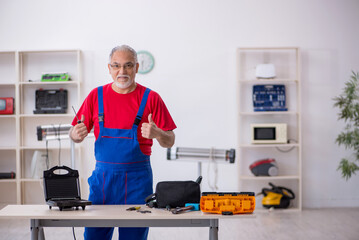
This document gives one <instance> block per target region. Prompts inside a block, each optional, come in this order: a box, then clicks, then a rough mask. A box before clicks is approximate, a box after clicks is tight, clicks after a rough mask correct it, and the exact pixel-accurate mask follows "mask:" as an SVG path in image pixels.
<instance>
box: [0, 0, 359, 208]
mask: <svg viewBox="0 0 359 240" xmlns="http://www.w3.org/2000/svg"><path fill="white" fill-rule="evenodd" d="M358 10H359V1H357V0H351V1H350V0H344V1H341V0H330V1H328V0H314V1H310V0H304V1H294V0H289V1H287V0H272V1H267V0H257V1H251V0H232V1H230V0H225V1H220V0H208V1H199V0H197V1H195V0H182V1H165V0H163V1H160V0H155V1H146V0H137V1H122V0H117V1H109V0H103V1H89V0H86V1H85V0H78V1H70V0H62V1H45V0H44V1H40V0H32V1H25V0H24V1H19V0H1V1H0V50H2V51H3V50H33V49H68V48H70V49H73V48H79V49H81V50H83V53H84V54H83V60H84V69H83V70H84V87H83V92H84V96H83V97H85V94H87V93H88V92H89V91H90V90H91V89H92V88H94V87H96V86H98V85H100V84H104V83H107V82H109V81H111V79H110V76H109V75H108V73H107V66H106V63H107V59H108V53H109V51H110V50H111V48H112V47H114V46H116V45H119V44H128V45H130V46H132V47H134V48H135V49H136V50H141V49H144V50H148V51H150V52H152V53H153V55H154V57H155V60H156V66H155V68H154V70H153V71H152V72H151V73H150V74H148V75H138V77H137V80H138V82H139V83H141V84H144V85H146V86H148V87H150V88H152V89H153V90H155V91H157V92H159V93H160V94H161V96H162V97H163V99H164V100H165V102H166V104H167V106H168V108H169V109H170V112H171V114H172V115H173V118H174V119H175V122H176V124H177V126H178V129H177V130H176V131H175V133H176V136H177V140H176V145H177V146H183V147H184V146H188V147H212V146H213V147H216V148H233V147H235V146H236V145H237V137H236V130H237V127H236V126H237V124H236V120H237V114H236V106H237V105H236V102H235V101H236V96H235V95H236V87H237V86H236V66H235V65H236V57H235V51H236V48H237V47H251V46H270V47H271V46H298V47H300V48H301V50H302V81H303V84H302V88H303V89H302V93H303V96H302V99H303V100H302V106H303V107H302V112H303V119H302V122H303V193H304V194H303V206H304V207H331V206H359V201H358V200H359V189H358V188H357V183H358V176H354V177H352V179H351V180H349V181H348V182H346V181H345V180H343V179H342V178H341V176H340V173H339V172H338V171H336V168H337V166H338V163H339V160H340V158H341V157H343V156H346V155H348V154H350V152H348V151H345V150H344V149H341V148H338V147H337V145H336V144H335V143H334V141H335V138H336V136H337V134H338V133H339V132H340V130H341V129H342V128H343V126H344V124H343V123H342V122H338V121H337V116H336V114H337V110H336V109H333V101H332V98H333V97H334V96H336V95H338V94H339V93H340V92H341V88H343V87H344V82H345V81H346V80H347V79H349V77H350V74H351V70H355V71H359V47H358V43H359V32H358V31H357V23H359V14H357V13H358ZM92 142H93V140H88V141H86V142H85V143H84V144H85V145H86V146H87V149H88V152H89V153H88V154H87V155H86V154H85V159H83V163H84V165H85V164H86V166H87V170H88V171H90V170H89V169H91V168H92V166H93V162H90V161H93V157H92V151H93V147H92V145H91V143H92ZM153 151H154V154H153V157H152V163H153V170H154V175H155V181H156V182H157V181H161V180H180V179H183V180H187V179H194V178H195V176H196V170H197V166H196V164H195V163H193V162H185V163H183V162H169V161H167V160H166V157H165V150H164V149H161V148H160V147H159V145H158V144H155V145H154V148H153ZM203 172H204V179H206V178H207V165H204V169H203ZM210 174H211V176H212V177H213V171H210ZM204 183H205V184H203V185H204V186H203V190H209V189H208V185H207V183H206V180H204ZM218 186H219V190H220V191H237V190H239V189H237V187H238V184H237V168H236V167H233V166H229V165H220V166H219V183H218Z"/></svg>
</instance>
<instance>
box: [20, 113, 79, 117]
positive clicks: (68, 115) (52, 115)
mask: <svg viewBox="0 0 359 240" xmlns="http://www.w3.org/2000/svg"><path fill="white" fill-rule="evenodd" d="M20 117H22V118H39V117H40V118H41V117H42V118H46V117H75V116H74V114H70V113H61V114H32V113H29V114H20Z"/></svg>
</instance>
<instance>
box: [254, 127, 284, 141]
mask: <svg viewBox="0 0 359 240" xmlns="http://www.w3.org/2000/svg"><path fill="white" fill-rule="evenodd" d="M251 131H252V141H251V142H252V143H253V144H266V143H271V144H273V143H287V124H286V123H254V124H251Z"/></svg>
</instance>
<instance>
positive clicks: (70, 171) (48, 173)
mask: <svg viewBox="0 0 359 240" xmlns="http://www.w3.org/2000/svg"><path fill="white" fill-rule="evenodd" d="M56 170H66V171H67V173H65V174H56V173H55V171H56ZM51 175H56V176H63V177H78V176H79V174H78V171H77V170H73V169H71V168H69V167H68V166H54V167H52V168H51V169H49V170H47V171H44V177H45V176H49V177H51Z"/></svg>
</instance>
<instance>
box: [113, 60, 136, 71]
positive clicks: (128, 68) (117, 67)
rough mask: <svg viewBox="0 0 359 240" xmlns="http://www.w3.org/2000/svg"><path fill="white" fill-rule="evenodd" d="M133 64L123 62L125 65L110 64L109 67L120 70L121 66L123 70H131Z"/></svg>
mask: <svg viewBox="0 0 359 240" xmlns="http://www.w3.org/2000/svg"><path fill="white" fill-rule="evenodd" d="M134 66H135V64H134V63H132V62H129V63H125V65H123V66H121V65H120V64H110V67H111V68H112V69H113V70H120V69H121V68H123V70H132V69H133V67H134Z"/></svg>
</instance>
